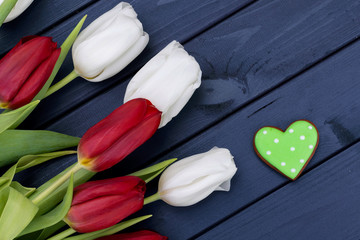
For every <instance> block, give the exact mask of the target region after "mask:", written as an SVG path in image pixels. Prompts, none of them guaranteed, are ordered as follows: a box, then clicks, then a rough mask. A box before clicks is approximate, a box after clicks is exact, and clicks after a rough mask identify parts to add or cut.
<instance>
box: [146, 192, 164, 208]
mask: <svg viewBox="0 0 360 240" xmlns="http://www.w3.org/2000/svg"><path fill="white" fill-rule="evenodd" d="M157 200H160V194H159V193H155V194H154V195H151V196H150V197H147V198H145V199H144V205H146V204H149V203H152V202H155V201H157Z"/></svg>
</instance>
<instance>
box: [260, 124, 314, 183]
mask: <svg viewBox="0 0 360 240" xmlns="http://www.w3.org/2000/svg"><path fill="white" fill-rule="evenodd" d="M318 143H319V133H318V131H317V128H316V127H315V125H314V124H313V123H311V122H310V121H307V120H298V121H296V122H293V123H292V124H291V125H290V126H289V127H288V128H287V129H286V131H285V132H283V131H282V130H281V129H279V128H276V127H263V128H261V129H260V130H259V131H257V132H256V134H255V137H254V148H255V152H256V154H257V155H258V156H259V157H260V158H261V159H262V160H263V161H264V162H265V163H266V164H268V165H269V166H270V167H272V168H273V169H275V170H276V171H278V172H280V173H281V174H283V175H284V176H286V177H288V178H289V179H291V180H296V179H297V178H298V177H299V175H300V174H301V172H302V171H303V170H304V168H305V167H306V165H307V164H308V162H309V161H310V159H311V158H312V156H313V155H314V153H315V150H316V148H317V146H318Z"/></svg>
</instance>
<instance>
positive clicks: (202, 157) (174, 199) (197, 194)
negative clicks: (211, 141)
mask: <svg viewBox="0 0 360 240" xmlns="http://www.w3.org/2000/svg"><path fill="white" fill-rule="evenodd" d="M236 170H237V168H236V166H235V163H234V159H233V156H232V155H231V153H230V151H229V150H228V149H226V148H217V147H214V148H213V149H211V150H210V151H208V152H205V153H201V154H197V155H194V156H191V157H188V158H185V159H182V160H180V161H178V162H175V163H174V164H172V165H171V166H170V167H168V168H167V169H166V170H165V171H164V173H163V174H162V175H161V177H160V180H159V191H158V194H159V196H160V198H161V199H162V200H163V201H165V202H166V203H168V204H170V205H172V206H190V205H193V204H195V203H197V202H199V201H201V200H203V199H204V198H206V197H207V196H209V195H210V194H211V193H212V192H213V191H229V190H230V180H231V178H232V177H233V176H234V175H235V173H236Z"/></svg>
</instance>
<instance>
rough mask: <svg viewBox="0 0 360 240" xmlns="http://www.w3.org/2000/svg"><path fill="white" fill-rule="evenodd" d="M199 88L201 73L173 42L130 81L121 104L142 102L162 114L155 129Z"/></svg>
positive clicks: (170, 116)
mask: <svg viewBox="0 0 360 240" xmlns="http://www.w3.org/2000/svg"><path fill="white" fill-rule="evenodd" d="M200 84H201V69H200V66H199V64H198V63H197V62H196V60H195V58H193V57H192V56H190V55H189V54H188V53H187V52H186V51H185V50H184V47H183V46H182V45H181V44H180V43H178V42H176V41H173V42H171V43H170V44H169V45H167V46H166V47H165V48H164V49H163V50H161V51H160V52H159V53H158V54H157V55H155V56H154V57H153V58H152V59H151V60H150V61H149V62H148V63H146V64H145V65H144V67H142V68H141V69H140V70H139V72H138V73H137V74H136V75H135V76H134V77H133V78H132V79H131V81H130V83H129V85H128V86H127V89H126V93H125V98H124V102H127V101H129V100H131V99H135V98H146V99H148V100H150V102H151V103H152V104H154V106H155V107H156V108H157V109H159V110H160V111H161V112H162V118H161V123H160V126H159V128H161V127H163V126H165V125H166V124H167V123H168V122H170V120H171V119H172V118H173V117H175V116H176V115H177V114H178V113H179V112H180V111H181V109H182V108H183V107H184V106H185V104H186V103H187V102H188V101H189V99H190V98H191V96H192V95H193V93H194V91H195V90H196V89H197V88H198V87H199V86H200Z"/></svg>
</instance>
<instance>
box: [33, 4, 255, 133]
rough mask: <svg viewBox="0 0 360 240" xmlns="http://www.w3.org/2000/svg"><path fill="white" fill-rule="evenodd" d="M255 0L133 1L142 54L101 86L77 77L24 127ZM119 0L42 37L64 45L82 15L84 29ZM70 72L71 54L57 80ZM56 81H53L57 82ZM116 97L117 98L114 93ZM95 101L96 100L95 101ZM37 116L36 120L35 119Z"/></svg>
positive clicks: (55, 114) (85, 98)
mask: <svg viewBox="0 0 360 240" xmlns="http://www.w3.org/2000/svg"><path fill="white" fill-rule="evenodd" d="M253 1H254V0H240V1H239V0H231V1H214V0H206V1H204V0H196V1H186V4H184V1H178V0H177V1H168V0H157V1H153V0H147V1H144V0H135V1H132V2H131V4H132V5H133V7H134V9H135V11H136V12H137V13H138V17H139V19H140V21H141V22H142V23H143V27H144V30H145V31H146V32H148V33H149V35H150V42H149V44H148V46H147V48H146V49H145V51H144V52H143V53H142V54H141V55H140V56H139V57H138V58H137V59H136V60H135V61H134V62H133V63H132V64H130V65H129V66H128V67H127V68H126V69H124V70H123V71H122V72H121V73H120V74H118V75H116V76H114V77H113V78H111V79H108V80H106V81H104V82H101V83H90V82H87V81H86V80H83V79H81V78H77V79H76V80H75V81H73V82H72V83H71V84H70V85H69V86H67V87H66V88H65V89H63V90H62V91H59V92H58V93H57V94H54V95H53V96H51V97H50V98H49V99H46V100H45V101H43V102H42V104H41V106H39V108H38V109H37V111H35V112H34V114H33V118H32V119H31V120H30V121H28V122H29V124H28V125H26V127H27V128H30V127H31V128H37V127H39V126H43V124H44V123H45V122H47V121H49V120H54V119H58V118H60V117H61V116H62V115H63V114H64V113H65V112H67V111H69V110H70V109H71V110H72V109H73V108H75V107H77V106H79V104H80V103H84V102H88V101H90V100H91V99H93V98H94V96H96V95H98V94H100V93H101V92H103V91H106V89H108V88H110V87H111V86H114V85H116V84H118V83H121V82H123V81H124V80H125V79H126V76H128V75H129V74H134V73H135V72H136V71H137V70H138V69H139V68H140V67H141V66H143V65H144V64H145V63H146V62H147V61H148V60H149V59H150V58H151V57H153V56H154V55H155V54H156V53H157V52H159V51H160V50H161V49H162V48H163V47H165V46H166V45H167V44H168V43H170V42H171V41H172V40H174V39H175V40H178V41H180V42H184V41H187V40H189V39H191V38H192V37H194V35H196V34H198V33H199V32H201V31H203V30H204V29H207V28H208V27H210V26H212V25H213V24H214V23H215V22H217V21H220V20H221V19H223V18H226V16H228V15H229V14H231V13H233V12H236V11H237V10H238V9H240V8H242V7H243V6H245V5H247V4H248V3H250V2H253ZM118 3H119V0H107V1H104V0H103V1H99V2H97V3H95V4H93V5H91V6H90V7H88V8H86V9H85V10H84V11H82V12H80V13H79V14H76V15H75V16H73V17H72V18H70V19H69V20H67V21H65V22H64V23H62V24H61V25H59V26H57V27H56V28H55V29H51V30H50V31H49V32H46V33H44V35H49V36H53V37H54V39H55V40H56V41H58V42H60V43H61V42H63V41H64V39H65V38H66V36H67V35H68V34H69V33H70V31H71V29H72V28H73V27H74V26H75V25H76V23H77V22H78V21H79V20H80V19H81V17H82V16H83V15H85V14H88V18H87V20H86V22H85V24H84V27H85V26H87V25H88V24H89V23H91V22H92V21H93V20H95V19H96V18H97V17H98V16H100V15H102V14H103V13H104V12H106V11H108V10H109V9H111V8H113V7H114V6H115V5H116V4H118ZM72 69H73V64H72V60H71V54H70V56H68V58H67V60H66V61H65V63H64V65H63V66H62V68H61V69H60V73H59V75H58V77H57V79H56V80H59V79H61V78H62V77H64V76H66V75H67V74H68V73H70V72H71V71H72ZM56 80H55V81H56ZM116 95H118V94H117V93H116ZM95 101H97V100H95ZM36 116H38V117H36Z"/></svg>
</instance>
